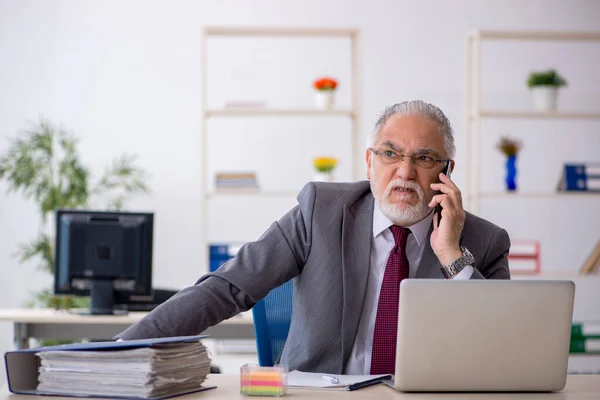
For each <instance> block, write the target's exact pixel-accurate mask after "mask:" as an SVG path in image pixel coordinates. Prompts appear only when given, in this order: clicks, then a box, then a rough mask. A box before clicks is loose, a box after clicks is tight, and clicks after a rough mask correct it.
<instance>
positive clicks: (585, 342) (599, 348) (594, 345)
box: [569, 336, 600, 354]
mask: <svg viewBox="0 0 600 400" xmlns="http://www.w3.org/2000/svg"><path fill="white" fill-rule="evenodd" d="M569 353H595V354H600V336H598V337H571V345H570V346H569Z"/></svg>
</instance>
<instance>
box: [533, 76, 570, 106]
mask: <svg viewBox="0 0 600 400" xmlns="http://www.w3.org/2000/svg"><path fill="white" fill-rule="evenodd" d="M566 85H567V81H566V79H565V78H563V77H562V76H561V75H560V74H559V73H558V72H556V70H555V69H549V70H547V71H533V72H532V73H531V74H529V78H528V79H527V86H528V87H529V89H530V91H531V96H532V98H533V106H534V107H535V108H536V110H540V111H554V110H556V98H557V96H558V89H559V88H560V87H562V86H566Z"/></svg>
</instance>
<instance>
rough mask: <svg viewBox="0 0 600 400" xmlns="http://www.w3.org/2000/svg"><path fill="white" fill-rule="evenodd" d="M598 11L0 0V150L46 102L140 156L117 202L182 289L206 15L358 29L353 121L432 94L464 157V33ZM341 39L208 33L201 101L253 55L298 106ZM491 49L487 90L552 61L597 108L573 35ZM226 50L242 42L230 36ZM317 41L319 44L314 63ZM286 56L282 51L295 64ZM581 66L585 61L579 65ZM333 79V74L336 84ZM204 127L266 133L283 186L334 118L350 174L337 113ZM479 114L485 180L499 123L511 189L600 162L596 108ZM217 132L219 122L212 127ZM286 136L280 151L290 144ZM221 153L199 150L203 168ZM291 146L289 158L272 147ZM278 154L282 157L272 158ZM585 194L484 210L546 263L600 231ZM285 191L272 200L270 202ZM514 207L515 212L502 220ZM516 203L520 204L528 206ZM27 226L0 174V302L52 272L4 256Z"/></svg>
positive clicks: (188, 260)
mask: <svg viewBox="0 0 600 400" xmlns="http://www.w3.org/2000/svg"><path fill="white" fill-rule="evenodd" d="M598 21H600V2H597V1H594V0H588V1H583V0H577V1H557V0H554V1H545V0H530V1H522V0H510V1H502V2H499V1H477V0H470V1H468V0H460V1H458V0H457V1H445V0H431V1H392V0H388V1H385V0H370V1H352V2H351V1H343V0H326V1H316V0H311V1H288V2H281V1H275V0H262V1H253V2H247V1H221V2H213V1H191V0H190V1H183V0H181V1H168V2H167V1H141V0H136V1H41V0H40V1H32V0H23V1H11V0H0V138H1V140H0V152H2V151H4V150H6V148H7V138H9V137H12V136H13V135H14V134H15V133H16V132H17V131H18V130H19V129H21V128H24V127H26V126H27V123H28V121H34V120H36V119H37V118H38V116H45V117H47V118H48V119H50V120H51V121H53V122H55V123H62V124H63V125H64V126H65V127H67V128H68V129H70V130H71V131H72V132H74V133H75V134H77V135H79V136H80V137H81V146H80V152H81V155H82V157H83V159H84V160H85V161H86V163H87V164H88V165H89V166H90V167H91V168H92V171H93V172H94V173H95V174H99V173H100V172H101V171H102V168H103V167H104V166H105V165H106V164H107V162H108V161H109V160H110V159H111V158H112V157H114V156H116V155H118V154H120V153H122V152H128V153H137V154H138V155H139V163H140V164H141V165H142V166H143V167H144V168H146V169H147V170H148V171H149V172H150V173H151V175H152V179H151V181H150V182H149V183H150V185H151V187H152V189H153V194H152V195H150V196H146V197H141V198H138V199H136V200H135V201H133V202H132V203H131V207H130V208H131V209H136V210H152V211H154V212H155V213H156V227H155V228H156V229H155V232H156V234H155V272H154V280H155V283H156V285H160V286H164V287H174V288H181V287H183V286H186V285H189V284H191V283H193V282H194V281H195V279H196V278H197V277H198V276H199V275H200V274H201V273H203V272H204V271H203V270H202V269H201V268H200V265H201V260H203V257H204V249H202V248H200V247H199V244H198V243H199V240H200V234H201V224H203V223H205V221H201V220H200V205H201V203H202V201H203V198H202V194H201V186H200V181H201V172H202V171H201V170H200V169H201V160H200V154H201V149H200V143H201V134H202V132H201V115H200V110H201V106H202V104H201V97H200V65H201V64H200V46H201V32H202V28H203V27H204V26H205V25H250V26H255V25H268V26H333V27H357V28H360V29H361V38H362V54H363V59H362V73H363V76H362V78H363V88H362V97H361V99H360V100H361V106H362V112H363V120H362V123H361V129H362V132H364V133H365V134H366V133H367V132H369V130H370V127H371V125H372V123H373V122H374V120H375V118H376V116H377V114H378V113H379V112H380V111H381V110H382V108H383V107H384V106H385V105H388V104H391V103H395V102H398V101H402V100H406V99H414V98H421V99H425V100H427V101H430V102H432V103H434V104H436V105H438V106H440V107H441V108H442V109H443V110H444V111H445V112H446V114H447V115H448V117H449V118H450V119H451V121H452V122H453V123H454V126H455V129H456V132H457V144H458V147H459V152H458V154H457V159H458V162H459V163H460V162H462V161H463V160H462V159H461V157H464V153H463V152H462V151H461V148H462V147H463V146H464V134H463V132H464V128H465V122H464V121H465V116H464V112H465V106H464V104H465V103H464V102H465V93H464V90H465V89H464V87H465V73H464V67H465V36H466V34H467V33H468V32H469V31H471V30H473V29H475V28H488V29H544V30H585V29H592V30H593V29H598V28H599V25H598ZM337 44H338V43H333V42H331V43H329V42H324V43H323V47H317V49H319V50H315V53H314V54H313V53H310V52H309V53H299V54H298V55H288V56H287V57H288V58H285V59H283V60H278V59H277V58H276V56H277V53H273V54H272V59H269V58H267V57H265V54H264V52H262V53H261V52H255V53H254V54H250V55H249V58H251V59H250V60H248V61H247V63H243V64H242V65H239V62H240V61H239V60H238V61H235V60H237V59H236V55H237V54H238V53H234V52H231V53H229V52H226V51H225V49H226V48H228V47H227V46H226V45H223V47H221V46H216V49H215V51H216V54H217V55H220V56H222V57H223V60H224V61H223V62H224V63H227V60H230V62H232V63H233V62H235V65H234V66H233V67H231V69H230V70H229V72H227V73H224V72H221V73H220V74H217V75H215V76H218V77H219V78H222V79H223V81H222V83H221V84H222V85H223V86H220V85H221V84H219V83H217V84H215V83H214V82H215V81H211V85H213V86H210V85H209V88H210V90H211V96H212V97H211V100H210V101H216V102H217V103H218V102H219V101H221V100H224V99H226V98H227V95H226V94H225V95H223V92H222V91H224V89H222V88H229V89H234V90H235V89H236V88H235V86H236V82H240V85H241V86H240V85H237V86H238V87H237V92H236V93H235V95H236V96H238V97H243V95H248V93H251V92H252V90H253V89H252V88H253V86H252V85H253V84H254V85H257V82H262V80H259V78H263V77H264V76H265V75H267V72H265V71H267V70H265V69H263V67H260V68H258V67H253V66H252V65H253V64H252V62H254V61H256V62H258V63H259V65H266V67H265V68H270V70H268V71H269V72H268V76H271V77H272V78H273V82H277V83H276V84H273V85H269V86H266V87H262V86H261V88H262V89H264V90H265V92H264V95H265V98H267V99H268V101H269V102H275V103H277V104H282V103H283V102H286V101H288V100H287V99H289V97H286V96H285V95H286V94H288V95H289V94H290V92H291V91H292V89H293V90H294V92H296V91H297V92H298V93H299V94H298V95H297V96H296V95H294V97H293V98H292V100H291V101H293V104H298V105H302V104H309V102H310V101H311V98H310V94H309V93H310V92H309V91H307V90H306V87H304V88H303V83H302V82H303V80H304V79H310V77H312V76H313V75H315V74H318V73H320V72H321V71H324V72H328V73H329V71H325V70H326V69H327V68H329V67H331V69H332V70H333V71H332V72H334V73H338V74H339V75H338V76H341V77H344V76H346V75H345V74H347V71H345V70H344V66H343V63H342V62H341V61H340V60H343V57H345V55H344V54H345V53H344V51H343V50H344V49H345V48H344V44H343V43H342V44H341V45H340V48H341V50H340V49H338V48H337V47H335V46H336V45H337ZM272 45H273V46H276V47H277V46H280V45H277V44H272ZM297 45H298V46H299V47H298V49H302V50H308V51H310V47H307V45H306V44H305V43H304V44H303V43H297ZM244 46H245V45H244ZM493 46H496V47H495V48H494V47H484V61H483V65H484V68H485V69H486V73H487V72H488V71H489V72H490V74H489V75H486V76H485V78H484V90H485V93H486V96H484V101H486V102H487V104H493V105H498V106H502V107H510V106H511V105H526V106H528V103H527V101H528V98H527V97H526V96H527V94H526V93H525V91H524V88H523V84H522V83H523V81H524V79H525V76H526V74H527V72H528V71H529V70H530V69H533V68H545V67H547V66H549V65H550V64H552V65H555V66H557V67H559V68H560V69H561V71H564V72H565V74H567V77H568V79H569V81H570V83H571V85H570V86H569V88H568V89H567V90H566V91H565V97H564V101H565V103H563V105H565V106H569V105H570V106H574V105H577V106H581V105H582V100H583V99H589V100H590V101H591V104H592V105H594V104H593V103H595V102H596V101H597V100H598V97H597V95H598V88H599V87H600V84H599V79H600V78H599V77H598V74H597V71H598V70H599V68H598V66H599V64H600V60H599V55H600V51H598V49H599V48H598V46H597V45H596V47H590V46H591V45H590V46H588V47H581V46H579V47H577V46H576V48H575V49H571V48H566V47H564V46H563V45H560V47H558V48H556V47H554V48H553V47H548V46H546V45H543V46H539V47H535V48H533V47H531V46H530V47H525V50H521V49H519V48H518V47H510V46H500V45H493ZM279 48H281V46H280V47H279ZM239 49H240V52H241V51H242V50H243V49H244V47H240V48H239ZM324 49H325V50H324ZM591 49H593V51H591ZM265 51H266V50H265ZM323 54H325V55H327V54H332V56H331V58H330V59H325V60H323V57H324V56H323ZM289 57H293V58H292V60H293V62H290V59H289ZM270 60H273V61H270ZM276 60H278V61H276ZM241 62H244V61H241ZM261 63H262V64H261ZM269 65H270V67H269ZM228 67H229V65H227V64H225V65H221V66H219V65H217V66H216V67H211V66H210V65H209V70H210V68H216V69H215V70H214V72H215V73H218V72H219V69H220V68H228ZM307 71H309V72H307ZM211 72H212V71H211ZM586 72H589V75H588V76H585V77H584V75H583V74H584V73H586ZM592 72H594V74H593V73H592ZM282 82H284V84H282ZM286 82H287V83H286ZM341 83H342V87H343V85H344V83H347V81H346V82H344V80H342V81H341ZM245 84H248V86H243V85H245ZM309 84H310V82H307V83H306V86H307V85H309ZM288 85H289V86H288ZM286 88H287V89H286ZM289 88H292V89H289ZM303 89H304V90H305V91H304V92H302V90H303ZM341 90H342V89H341ZM594 91H595V94H594ZM341 101H342V102H347V101H348V99H347V98H344V99H341ZM290 104H291V103H290ZM595 105H596V106H598V105H600V103H595ZM597 109H598V108H596V110H597ZM215 124H216V125H217V126H210V125H209V126H210V127H211V132H217V133H215V136H214V137H212V138H211V139H210V140H211V141H212V140H214V141H215V142H214V143H220V144H221V145H220V147H225V148H220V149H219V153H215V154H218V155H222V156H226V155H231V157H232V158H233V159H236V160H246V161H248V160H250V159H251V158H253V157H252V156H254V155H257V156H259V155H261V154H262V156H261V157H263V158H264V157H266V156H265V155H264V153H260V150H259V149H258V148H257V145H265V144H264V143H259V142H254V143H253V142H252V141H249V142H243V145H239V146H238V145H237V144H238V143H240V141H244V140H245V139H244V137H247V136H248V135H250V134H252V133H255V134H260V135H264V136H263V137H264V138H266V139H267V140H269V141H273V142H275V143H266V145H267V148H268V149H269V150H273V149H279V153H275V154H276V155H275V156H273V160H274V161H273V164H274V165H275V166H276V167H274V168H270V169H269V168H265V169H264V170H262V171H261V174H262V175H263V176H264V177H265V180H266V182H268V183H269V184H275V182H278V181H280V182H284V183H283V184H284V185H286V187H287V188H292V189H296V188H299V187H300V186H301V184H302V183H303V182H305V181H306V180H308V179H310V178H311V177H312V172H311V170H310V157H312V156H313V155H316V154H312V153H311V152H310V151H309V150H310V149H309V148H308V147H306V142H307V138H309V139H308V140H309V141H310V142H311V143H313V142H314V141H316V140H317V139H316V138H318V137H319V135H318V134H316V133H315V132H323V136H324V135H326V134H330V133H333V132H328V131H330V130H331V131H336V132H335V135H337V136H335V137H336V138H337V139H336V140H334V141H333V143H332V142H323V143H322V144H320V145H319V146H322V147H321V148H322V149H323V150H322V151H325V149H326V148H327V149H328V148H329V146H335V147H334V150H331V151H332V152H339V155H340V157H342V165H340V171H339V172H340V174H341V176H340V178H342V179H347V178H348V171H349V170H348V165H349V160H348V158H347V156H346V158H344V154H346V153H345V150H344V149H347V142H346V140H345V139H344V138H345V136H344V135H345V133H344V132H345V131H346V130H345V129H344V128H345V127H346V126H345V125H344V122H343V120H342V121H341V122H340V125H334V122H326V123H319V124H317V125H314V124H310V123H304V124H303V123H302V122H300V121H299V120H298V121H294V122H292V123H288V122H285V121H278V122H277V123H276V124H275V125H274V126H276V128H272V127H271V126H270V125H268V124H262V125H261V124H260V123H257V122H254V123H252V124H248V125H243V126H242V128H243V130H241V129H242V128H239V126H235V125H233V126H227V125H223V126H222V127H219V126H218V123H215ZM213 128H214V131H213V130H212V129H213ZM484 128H485V129H488V131H486V132H488V133H489V135H490V136H489V137H490V138H492V139H489V140H488V141H487V142H486V141H484V143H483V144H484V146H487V147H486V151H485V153H484V156H483V157H482V158H483V160H484V164H483V170H482V171H483V173H484V175H485V176H489V182H487V183H486V184H485V187H486V188H488V189H490V188H491V189H494V188H495V189H497V190H501V188H502V159H501V157H500V156H499V154H497V152H496V151H495V150H493V140H495V138H497V136H498V135H499V134H502V133H507V132H508V133H511V134H513V133H514V134H515V135H520V136H522V137H523V139H524V140H525V146H526V147H525V149H524V151H523V154H522V161H521V164H520V168H521V171H522V172H521V174H522V175H521V177H522V178H521V182H520V183H521V185H522V187H524V188H531V189H540V187H539V186H540V185H541V186H543V187H544V188H547V189H548V188H550V189H549V190H551V188H552V187H553V186H554V183H555V181H556V179H557V177H558V173H559V168H560V165H561V163H562V162H563V161H566V160H579V159H582V160H596V161H597V160H599V159H600V154H599V153H600V141H599V138H600V135H597V133H598V130H599V128H600V125H599V123H598V122H597V121H595V122H585V123H576V124H573V125H571V122H559V123H556V124H554V123H549V122H544V123H543V124H542V125H540V124H535V125H522V124H516V123H512V122H506V121H490V122H486V124H485V125H484ZM226 132H231V133H232V136H223V135H224V134H225V133H226ZM565 132H566V135H565V136H562V138H563V139H561V136H560V135H561V134H564V133H565ZM547 134H550V136H552V137H555V138H557V139H558V140H559V143H560V147H557V148H554V147H552V146H551V144H550V143H549V140H546V136H547ZM594 134H596V135H594ZM236 135H237V136H236ZM315 135H316V136H315ZM231 138H233V139H231ZM253 146H254V147H253ZM303 150H306V151H307V153H308V154H307V156H306V159H305V160H304V161H303V159H302V158H298V154H301V151H303ZM282 151H283V152H286V151H287V152H289V157H288V156H285V153H281V152H282ZM335 154H338V153H335ZM218 155H216V156H215V158H214V159H212V160H214V161H215V163H217V165H218V163H219V162H220V161H219V160H218ZM249 156H250V157H249ZM290 158H291V159H292V160H293V162H286V160H289V159H290ZM246 161H244V162H246ZM244 162H240V165H241V166H243V165H245V164H244ZM303 163H304V164H303ZM284 167H285V168H289V171H284V169H283V168H284ZM284 172H285V173H284ZM454 177H455V180H456V181H457V182H458V183H459V184H463V182H464V181H465V176H464V170H463V169H461V165H460V164H459V165H458V167H457V170H456V173H455V175H454ZM265 184H267V183H265ZM289 203H291V200H290V201H289ZM597 204H598V201H597V199H593V198H592V199H582V200H581V201H574V202H572V203H569V204H562V203H561V204H559V203H556V202H553V201H551V200H543V201H538V200H535V201H528V202H520V201H519V202H516V203H508V202H503V201H497V200H490V201H489V202H488V203H486V204H484V206H483V208H482V212H483V215H484V216H486V217H488V218H490V219H491V220H493V221H495V222H497V223H499V224H501V225H503V226H506V227H507V228H508V229H509V233H510V234H511V235H512V236H514V237H525V238H540V239H542V240H543V242H542V245H543V250H544V258H543V267H544V268H546V269H570V270H577V268H578V267H579V265H580V264H581V263H582V262H583V260H584V258H585V256H586V255H587V253H588V252H589V251H590V250H591V247H592V246H593V244H594V243H595V241H596V240H597V239H598V238H599V237H600V234H599V233H600V232H599V228H598V227H597V223H596V221H598V219H599V217H600V212H599V211H598V207H597ZM232 206H233V205H232ZM287 206H288V204H287V203H286V204H283V205H280V207H282V209H283V208H284V207H287ZM246 207H247V208H246V209H248V210H249V212H248V213H249V214H260V213H261V212H266V211H267V210H266V208H267V207H265V206H261V205H260V204H256V205H254V203H252V208H250V207H248V205H246ZM236 208H237V209H240V208H239V206H236ZM521 208H523V210H524V212H525V213H526V214H525V216H523V217H515V213H516V212H517V210H519V209H521ZM225 212H226V210H224V209H223V208H220V209H219V211H214V214H213V216H214V217H215V218H216V219H217V220H218V218H220V217H222V218H226V216H225V215H224V213H225ZM278 212H279V211H278ZM529 213H531V214H532V215H531V217H528V216H527V214H529ZM240 218H243V215H242V216H241V217H240ZM38 224H39V220H38V216H37V214H36V210H35V207H34V205H32V204H31V203H30V202H27V201H25V200H23V199H22V198H21V197H20V196H18V195H14V194H7V193H6V185H5V184H4V183H3V182H2V183H0V308H6V307H19V306H21V305H23V303H24V302H25V301H26V300H27V299H29V298H30V296H31V293H32V292H34V291H36V290H38V289H39V288H41V287H43V286H46V285H48V284H49V283H50V279H49V277H47V276H44V275H42V274H40V273H38V272H37V271H36V269H35V265H34V263H31V264H28V265H18V264H17V262H16V260H15V259H14V258H12V257H11V254H12V253H13V252H14V250H15V249H16V247H17V245H18V244H19V243H22V242H25V241H28V240H30V239H31V238H32V237H33V236H34V235H35V234H36V231H37V229H38ZM211 224H213V225H214V224H215V222H214V221H213V222H211ZM259 227H260V228H261V229H262V226H259ZM217 228H218V227H217ZM557 232H558V233H561V235H560V236H558V237H559V238H561V237H562V238H564V242H563V244H562V245H561V246H556V245H554V244H555V243H556V240H557V236H556V235H557ZM217 236H218V234H217ZM11 334H12V333H11V327H10V326H9V325H8V324H3V323H0V352H1V353H3V352H4V351H6V350H8V349H10V348H11V346H12V343H11ZM1 379H3V378H0V382H2V380H1Z"/></svg>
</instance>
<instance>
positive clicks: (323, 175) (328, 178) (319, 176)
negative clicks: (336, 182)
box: [313, 172, 333, 182]
mask: <svg viewBox="0 0 600 400" xmlns="http://www.w3.org/2000/svg"><path fill="white" fill-rule="evenodd" d="M313 181H315V182H333V174H332V173H331V172H317V173H316V175H315V177H314V179H313Z"/></svg>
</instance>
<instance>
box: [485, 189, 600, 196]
mask: <svg viewBox="0 0 600 400" xmlns="http://www.w3.org/2000/svg"><path fill="white" fill-rule="evenodd" d="M480 196H481V197H502V198H506V197H516V198H544V197H546V198H552V197H554V198H561V197H580V198H584V197H595V196H600V192H584V191H581V192H575V191H573V192H555V193H552V192H529V193H527V192H525V193H523V192H517V193H507V192H481V193H480Z"/></svg>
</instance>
